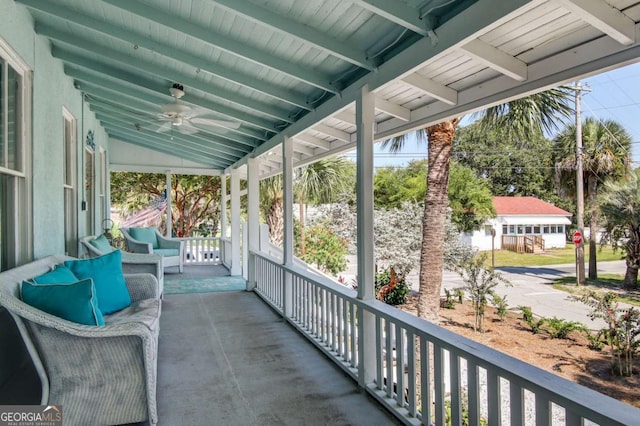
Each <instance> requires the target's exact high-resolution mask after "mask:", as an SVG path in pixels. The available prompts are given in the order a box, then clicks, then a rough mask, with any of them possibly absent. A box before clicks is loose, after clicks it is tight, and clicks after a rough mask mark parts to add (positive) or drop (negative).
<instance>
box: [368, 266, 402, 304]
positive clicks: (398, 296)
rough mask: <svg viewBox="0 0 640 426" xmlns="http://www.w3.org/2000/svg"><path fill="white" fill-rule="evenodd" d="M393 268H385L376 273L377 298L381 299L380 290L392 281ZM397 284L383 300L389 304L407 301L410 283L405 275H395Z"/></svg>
mask: <svg viewBox="0 0 640 426" xmlns="http://www.w3.org/2000/svg"><path fill="white" fill-rule="evenodd" d="M391 270H392V269H391V268H390V269H387V270H384V271H382V272H380V273H378V274H376V298H377V299H378V300H380V299H379V297H378V296H379V293H380V290H382V289H383V287H385V286H387V285H389V284H390V282H391V274H392V272H391ZM394 275H395V272H394ZM395 277H396V284H395V286H393V288H392V289H391V290H389V291H388V292H387V293H386V294H385V295H384V297H383V298H382V301H383V302H384V303H386V304H388V305H394V306H396V305H402V304H403V303H404V302H406V301H407V294H409V285H408V284H407V282H406V281H405V278H404V275H395Z"/></svg>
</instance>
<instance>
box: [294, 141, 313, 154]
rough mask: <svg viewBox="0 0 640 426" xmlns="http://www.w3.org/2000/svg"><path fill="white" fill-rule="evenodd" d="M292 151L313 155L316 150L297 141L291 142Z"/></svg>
mask: <svg viewBox="0 0 640 426" xmlns="http://www.w3.org/2000/svg"><path fill="white" fill-rule="evenodd" d="M294 140H295V138H294ZM298 140H299V141H300V142H303V141H301V140H300V139H298ZM293 152H299V153H300V154H302V155H315V153H316V150H315V148H310V147H308V146H306V145H302V144H299V143H298V144H293Z"/></svg>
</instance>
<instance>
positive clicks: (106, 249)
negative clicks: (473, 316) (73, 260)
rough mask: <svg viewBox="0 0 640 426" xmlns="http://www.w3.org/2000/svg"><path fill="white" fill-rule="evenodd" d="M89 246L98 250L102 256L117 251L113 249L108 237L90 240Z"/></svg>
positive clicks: (102, 236) (101, 236)
mask: <svg viewBox="0 0 640 426" xmlns="http://www.w3.org/2000/svg"><path fill="white" fill-rule="evenodd" d="M89 244H91V245H92V246H94V247H95V248H96V250H98V251H99V252H100V253H102V254H107V253H111V252H112V251H114V250H115V249H114V248H113V247H111V244H109V241H108V240H107V237H105V236H104V235H100V236H99V237H97V238H94V239H93V240H90V241H89Z"/></svg>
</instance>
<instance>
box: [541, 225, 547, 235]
mask: <svg viewBox="0 0 640 426" xmlns="http://www.w3.org/2000/svg"><path fill="white" fill-rule="evenodd" d="M542 233H543V234H548V233H549V225H544V226H543V227H542Z"/></svg>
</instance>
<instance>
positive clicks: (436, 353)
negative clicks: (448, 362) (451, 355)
mask: <svg viewBox="0 0 640 426" xmlns="http://www.w3.org/2000/svg"><path fill="white" fill-rule="evenodd" d="M442 351H443V349H442V348H441V347H440V346H438V345H436V344H435V343H434V344H433V375H434V377H433V382H434V387H435V398H434V403H435V417H436V424H439V425H440V424H444V414H445V413H444V399H445V398H444V396H445V395H444V383H445V377H444V360H443V353H442Z"/></svg>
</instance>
